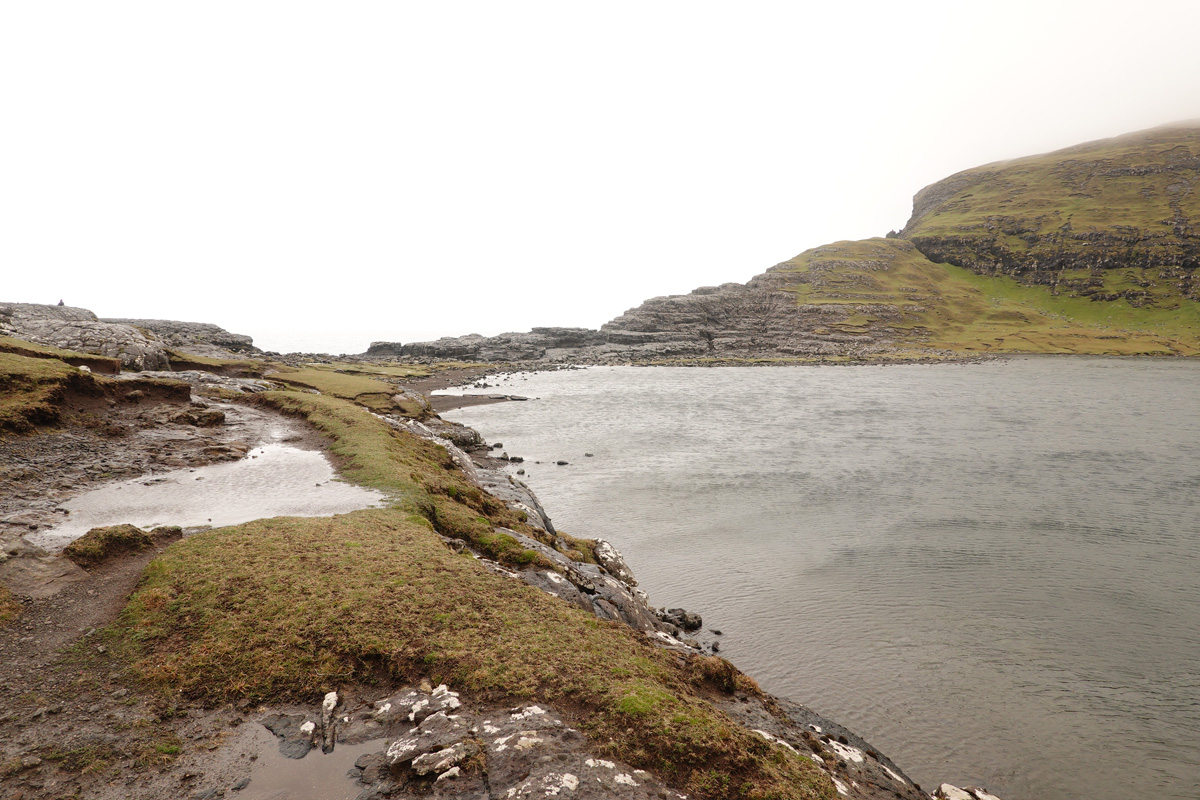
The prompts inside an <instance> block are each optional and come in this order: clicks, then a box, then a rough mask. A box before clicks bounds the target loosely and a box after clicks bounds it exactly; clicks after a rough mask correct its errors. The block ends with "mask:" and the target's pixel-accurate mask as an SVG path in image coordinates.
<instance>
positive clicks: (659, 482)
mask: <svg viewBox="0 0 1200 800" xmlns="http://www.w3.org/2000/svg"><path fill="white" fill-rule="evenodd" d="M505 385H506V387H508V389H509V390H510V391H512V392H514V393H519V394H523V395H529V396H534V397H538V398H539V399H538V400H537V401H535V402H527V403H507V404H500V405H492V406H478V407H474V408H469V409H463V410H460V411H456V412H452V413H451V414H447V415H446V416H448V417H452V418H454V419H457V420H460V421H462V422H465V423H467V424H469V425H472V426H475V427H477V428H478V429H479V430H480V431H481V432H482V433H483V434H484V436H485V437H486V438H487V439H489V440H490V441H502V442H504V445H505V450H506V451H507V452H508V453H510V454H512V455H520V456H523V457H525V459H526V461H525V463H524V464H523V465H522V466H524V467H525V468H526V470H527V472H528V476H527V480H528V482H529V483H530V485H531V486H532V487H533V488H534V490H535V491H536V492H537V493H538V495H539V496H540V497H541V499H542V502H543V504H544V505H545V506H546V508H547V509H548V510H549V512H550V514H551V515H552V516H553V518H554V521H555V524H556V525H557V526H558V527H560V528H562V529H563V530H565V531H567V532H569V533H572V534H574V535H577V536H599V537H603V538H606V539H609V540H610V541H612V542H613V543H614V544H616V545H617V546H618V547H619V548H620V549H621V550H622V551H623V552H624V553H625V555H626V558H627V560H628V561H629V563H630V565H631V566H632V567H633V569H634V571H635V573H636V574H637V575H638V577H639V579H640V581H641V585H642V587H643V588H644V589H646V590H647V591H648V592H649V593H650V597H651V601H652V602H654V603H655V604H658V605H667V604H669V605H682V606H684V607H687V608H690V609H693V610H696V611H699V612H701V613H702V614H703V615H704V619H705V622H706V624H708V625H711V626H713V627H718V628H721V629H722V630H723V631H724V632H725V636H724V638H723V643H722V645H723V649H722V655H724V656H726V657H728V658H729V659H730V660H732V661H733V662H734V663H736V664H737V665H738V666H739V667H741V668H742V669H743V670H745V671H746V672H748V673H750V674H751V675H753V676H754V677H755V678H757V679H758V681H759V683H761V684H762V685H763V687H764V688H765V689H767V690H769V691H771V692H774V693H777V694H784V695H787V696H790V697H792V698H793V699H796V700H798V701H800V702H802V703H805V704H806V705H809V706H811V707H813V708H814V709H816V710H818V711H820V712H822V713H824V714H826V715H827V716H830V717H832V718H834V719H836V720H838V721H839V722H842V723H843V724H845V725H847V726H849V727H851V728H853V729H854V730H856V731H857V732H858V733H860V734H862V735H863V736H865V737H867V738H868V739H870V740H871V741H873V742H874V743H875V744H876V745H877V746H878V747H880V748H881V749H883V750H884V751H885V752H887V753H888V754H889V755H890V756H891V757H892V758H894V759H895V760H896V761H897V762H898V763H900V764H901V766H903V767H904V768H905V770H906V771H907V772H908V773H909V774H910V775H911V776H912V777H913V778H914V779H915V780H917V781H919V782H920V783H922V785H924V786H925V787H926V788H927V789H932V788H933V787H934V786H936V783H937V782H940V781H943V780H945V781H951V782H955V783H958V784H959V785H963V784H971V783H974V784H981V785H985V786H987V787H988V788H990V789H991V790H992V791H994V792H997V793H999V794H1000V795H1001V796H1002V797H1004V798H1005V800H1041V799H1042V798H1050V799H1051V800H1076V799H1078V800H1127V799H1128V798H1133V797H1158V798H1189V800H1196V798H1200V521H1198V517H1200V513H1198V512H1200V509H1198V508H1197V502H1196V498H1197V493H1198V491H1200V363H1196V362H1190V363H1189V362H1179V361H1164V360H1125V359H1102V358H1078V357H1070V358H1052V357H1046V358H1024V359H1016V360H1012V361H1008V362H1000V363H990V364H982V365H936V366H926V365H920V366H908V367H796V368H759V369H708V370H705V369H686V368H650V369H647V368H592V369H588V370H583V371H572V372H556V373H542V374H537V375H518V376H513V377H512V378H510V379H509V380H508V381H507V382H506V384H505ZM585 453H593V454H594V456H593V457H591V458H588V457H585V456H584V454H585ZM558 459H565V460H567V461H569V462H570V465H569V466H565V467H559V466H554V465H553V462H554V461H555V460H558ZM535 461H542V462H544V463H543V464H542V465H539V464H536V463H533V462H535Z"/></svg>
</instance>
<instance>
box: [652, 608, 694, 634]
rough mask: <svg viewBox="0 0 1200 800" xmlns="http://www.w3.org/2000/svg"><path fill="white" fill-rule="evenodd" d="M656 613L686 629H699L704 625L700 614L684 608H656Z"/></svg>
mask: <svg viewBox="0 0 1200 800" xmlns="http://www.w3.org/2000/svg"><path fill="white" fill-rule="evenodd" d="M655 614H656V615H657V616H658V618H659V619H661V620H663V621H664V622H669V623H671V624H672V625H677V626H678V627H680V628H683V629H684V630H685V631H698V630H700V628H701V626H703V625H704V620H703V619H702V618H701V616H700V615H699V614H696V613H693V612H691V611H687V610H686V609H682V608H665V609H656V610H655Z"/></svg>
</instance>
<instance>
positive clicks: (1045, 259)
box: [901, 123, 1200, 309]
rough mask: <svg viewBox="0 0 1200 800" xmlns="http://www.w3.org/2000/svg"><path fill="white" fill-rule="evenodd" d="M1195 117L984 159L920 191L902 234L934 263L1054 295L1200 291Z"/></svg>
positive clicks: (1123, 296)
mask: <svg viewBox="0 0 1200 800" xmlns="http://www.w3.org/2000/svg"><path fill="white" fill-rule="evenodd" d="M1198 189H1200V123H1190V124H1182V123H1181V124H1177V125H1171V126H1165V127H1161V128H1154V129H1152V130H1148V131H1141V132H1138V133H1132V134H1127V135H1125V136H1119V137H1116V138H1113V139H1104V140H1100V141H1096V142H1089V143H1087V144H1082V145H1078V146H1076V147H1070V148H1067V149H1065V150H1059V151H1057V152H1053V153H1047V154H1044V155H1038V156H1031V157H1028V158H1021V159H1017V160H1014V161H1005V162H999V163H995V164H988V165H985V166H982V167H976V168H975V169H970V170H966V171H964V172H960V173H958V174H956V175H951V176H950V177H948V178H946V179H945V180H942V181H938V182H937V183H935V184H933V185H931V186H927V187H926V188H924V189H922V190H921V191H920V192H919V193H918V194H917V195H916V197H914V198H913V215H912V218H911V219H910V220H909V221H908V224H907V225H906V226H905V227H904V230H903V231H902V232H901V235H902V236H903V237H904V238H907V239H909V240H910V241H912V242H913V243H914V244H916V246H917V248H918V249H919V250H921V252H923V253H925V254H926V255H927V256H929V257H930V258H931V259H933V260H934V261H939V262H948V263H951V264H955V265H957V266H961V267H966V268H968V269H970V270H972V271H974V272H978V273H980V274H984V275H1009V276H1011V277H1013V278H1015V279H1017V280H1018V281H1020V282H1021V283H1024V284H1033V285H1043V286H1048V287H1050V289H1051V292H1052V294H1055V295H1059V294H1063V295H1067V296H1074V297H1087V298H1090V299H1094V300H1099V301H1113V300H1118V299H1120V300H1124V301H1126V302H1127V303H1129V305H1131V306H1133V307H1135V308H1140V307H1153V308H1162V309H1177V308H1180V307H1181V305H1182V304H1184V303H1185V302H1188V301H1191V302H1195V301H1196V300H1200V282H1197V281H1196V279H1195V274H1194V273H1195V268H1196V266H1197V264H1200V194H1198V193H1197V190H1198Z"/></svg>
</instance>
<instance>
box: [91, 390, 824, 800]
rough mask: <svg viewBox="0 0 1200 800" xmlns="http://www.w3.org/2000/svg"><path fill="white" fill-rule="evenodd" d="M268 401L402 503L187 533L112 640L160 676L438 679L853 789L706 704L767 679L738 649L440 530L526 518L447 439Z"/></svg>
mask: <svg viewBox="0 0 1200 800" xmlns="http://www.w3.org/2000/svg"><path fill="white" fill-rule="evenodd" d="M258 397H259V399H258V400H257V402H265V403H269V404H271V405H273V406H275V407H277V408H281V409H285V410H287V411H289V412H291V413H295V414H301V415H303V416H305V417H306V418H308V419H309V420H310V421H312V423H313V424H314V425H316V427H317V428H318V429H320V430H321V431H323V432H324V433H325V434H326V435H328V436H329V437H330V440H331V446H332V448H333V450H334V452H335V453H336V454H337V455H338V457H339V459H341V460H342V462H343V464H344V469H343V475H345V476H346V477H347V478H348V479H350V480H353V481H355V482H357V483H361V484H363V485H367V486H373V487H375V488H380V489H384V490H386V491H390V492H392V493H393V494H394V495H395V496H396V498H397V502H396V503H394V504H393V505H392V506H391V507H389V508H386V509H374V510H367V511H360V512H356V513H354V514H347V515H342V516H339V517H333V518H324V519H298V518H280V519H272V520H260V521H257V522H253V523H249V524H246V525H240V526H235V527H231V528H223V529H219V530H215V531H210V532H207V533H203V534H198V535H195V536H192V537H189V538H187V539H185V540H183V541H182V542H179V543H177V544H175V545H173V546H172V547H171V548H170V549H169V550H168V551H167V553H166V554H165V555H164V556H163V557H161V558H159V559H158V560H156V561H154V562H152V564H151V565H150V566H149V567H148V569H147V571H146V574H145V576H144V579H143V582H142V584H141V585H140V587H139V589H138V591H137V592H136V593H135V595H134V596H133V597H132V598H131V600H130V603H129V605H128V607H127V608H126V610H125V612H124V613H123V614H122V617H121V619H120V622H119V624H118V625H117V626H116V627H115V629H114V630H113V632H112V634H111V635H112V641H113V643H114V646H116V647H117V648H118V649H119V650H120V651H121V652H124V653H125V654H126V656H127V657H128V658H129V659H130V660H131V662H132V664H133V667H134V669H135V671H136V673H137V674H138V675H140V677H141V679H142V680H144V681H146V682H147V683H148V684H149V685H151V686H153V687H155V688H156V689H157V690H158V691H160V692H162V693H164V694H166V695H169V696H174V697H180V698H187V699H190V700H193V701H197V702H201V703H206V704H218V703H222V702H228V701H233V700H238V699H242V698H249V699H252V700H258V701H280V700H302V701H315V700H317V699H319V698H320V697H321V696H322V694H323V693H324V692H326V691H329V690H331V689H334V688H338V687H344V686H347V685H350V684H360V683H366V684H370V683H373V682H375V683H383V684H403V683H411V682H413V681H416V680H419V679H421V678H429V679H430V680H431V681H433V682H435V683H436V682H448V683H450V684H451V685H453V686H454V688H455V689H461V690H466V691H468V692H470V693H471V694H473V695H474V696H475V697H476V698H479V699H480V700H485V701H493V702H502V703H510V702H515V701H530V700H532V701H542V702H547V703H552V704H555V705H556V706H557V707H558V708H560V709H564V710H567V711H568V712H569V713H570V715H571V716H572V718H573V724H576V725H577V726H578V727H579V728H580V729H581V730H583V731H584V732H586V733H587V734H589V736H591V738H592V740H593V742H595V743H596V744H597V746H598V748H599V749H600V751H601V752H604V753H607V754H610V755H612V756H614V757H618V758H621V759H623V760H626V761H629V762H630V763H632V764H634V765H636V766H639V767H642V768H645V769H649V770H653V771H655V772H656V773H658V774H660V775H662V776H663V777H664V778H666V779H667V780H668V781H670V782H672V783H674V784H675V785H678V786H680V787H682V788H685V790H687V791H689V792H690V793H692V794H693V796H696V797H707V798H717V797H722V798H725V797H729V798H739V797H742V798H833V797H836V792H835V790H834V788H833V786H832V784H831V783H830V782H829V781H828V779H827V778H825V777H824V776H823V775H822V774H821V773H820V772H819V771H818V770H817V769H816V767H815V766H814V765H813V764H812V763H811V762H809V761H808V760H807V759H804V758H801V757H798V756H796V755H794V754H793V753H790V752H788V751H786V750H785V749H784V748H781V747H778V746H775V745H771V744H769V743H768V742H766V741H765V740H764V739H762V738H761V737H759V736H758V735H756V734H754V733H752V732H749V731H747V730H745V729H743V728H740V727H739V726H737V725H735V724H733V723H732V722H731V721H730V720H729V719H728V718H727V717H726V716H725V715H724V714H723V713H721V712H720V711H719V710H717V709H716V708H715V707H714V706H713V705H712V704H711V703H710V702H709V701H708V700H707V699H706V697H708V696H712V695H713V694H714V693H728V692H731V691H735V690H740V691H751V692H754V691H756V687H755V686H754V685H753V682H752V681H750V680H749V679H747V678H745V677H744V676H741V675H740V673H737V672H736V671H735V670H733V668H732V667H730V666H729V665H728V663H727V662H723V661H721V660H720V659H714V658H706V657H702V656H689V657H683V656H680V655H679V654H676V653H670V652H667V651H664V650H662V649H660V648H657V647H654V646H653V645H651V644H650V643H649V642H648V641H647V640H646V639H645V637H644V636H643V635H642V634H640V633H637V632H635V631H633V630H632V629H630V628H628V627H626V626H623V625H620V624H617V623H612V622H606V621H601V620H598V619H597V618H595V617H594V616H592V615H590V614H587V613H585V612H583V611H582V610H580V609H576V608H574V607H572V606H568V605H567V604H565V603H562V602H560V601H558V600H556V599H554V598H552V597H550V596H549V595H546V594H545V593H543V592H540V591H538V590H536V589H533V588H531V587H529V586H527V585H525V584H523V583H521V582H519V581H514V580H511V579H508V578H504V577H500V576H497V575H495V574H493V573H491V572H489V571H487V570H485V569H483V568H482V566H481V565H480V564H479V563H478V562H477V561H475V559H474V558H473V557H471V556H469V555H462V554H456V553H454V552H453V551H452V550H451V549H450V548H448V547H446V546H445V545H444V544H443V543H442V540H441V539H440V538H439V537H438V536H437V535H436V533H435V530H434V529H435V526H437V527H440V525H441V523H442V521H443V518H444V516H445V514H446V512H447V510H448V509H450V508H451V507H452V506H458V507H459V508H460V509H463V510H464V511H465V513H467V514H470V515H473V517H474V519H475V520H476V522H477V523H478V526H479V527H478V529H477V531H478V532H479V533H481V534H483V535H488V533H487V532H490V530H491V526H492V525H493V524H496V523H500V524H506V523H511V524H514V525H519V524H520V520H519V519H515V518H514V517H513V516H511V515H513V513H514V512H511V511H510V510H508V509H507V508H504V507H503V506H501V505H499V504H498V503H496V501H494V500H492V501H491V502H492V503H496V505H490V504H489V503H488V502H487V501H488V500H491V498H486V499H484V497H486V496H484V497H479V496H476V495H473V494H472V493H471V492H470V491H469V490H471V489H473V487H470V486H469V485H468V484H466V483H465V481H464V480H463V478H462V476H461V474H460V473H458V472H457V471H456V470H453V469H452V462H450V461H449V458H448V455H447V454H446V453H445V451H444V450H442V449H441V448H439V447H436V446H434V445H431V444H429V443H428V442H424V441H422V440H420V439H417V438H415V437H412V436H410V435H408V434H407V433H404V432H397V431H394V430H392V429H391V428H390V427H388V426H387V425H386V424H384V423H383V422H381V421H380V420H378V419H377V418H375V417H373V416H371V415H369V414H367V413H366V412H365V411H363V410H362V409H360V408H355V407H354V406H352V405H351V404H350V403H348V402H346V401H342V400H339V399H336V398H330V397H326V396H318V395H311V394H300V393H292V392H276V393H269V394H267V395H265V396H264V395H260V396H258ZM475 491H476V492H477V491H478V490H475ZM472 504H475V505H472Z"/></svg>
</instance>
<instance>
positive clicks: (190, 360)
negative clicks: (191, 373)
mask: <svg viewBox="0 0 1200 800" xmlns="http://www.w3.org/2000/svg"><path fill="white" fill-rule="evenodd" d="M167 356H168V358H169V359H170V361H171V369H173V370H175V371H176V372H178V371H180V370H185V369H197V370H203V371H205V372H213V373H216V374H218V375H228V376H230V377H233V378H259V377H262V374H263V372H264V371H266V370H267V369H269V368H270V366H271V365H270V364H269V363H268V362H265V361H262V360H259V359H252V358H212V357H210V356H197V355H192V354H191V353H181V352H179V351H178V350H168V351H167Z"/></svg>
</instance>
